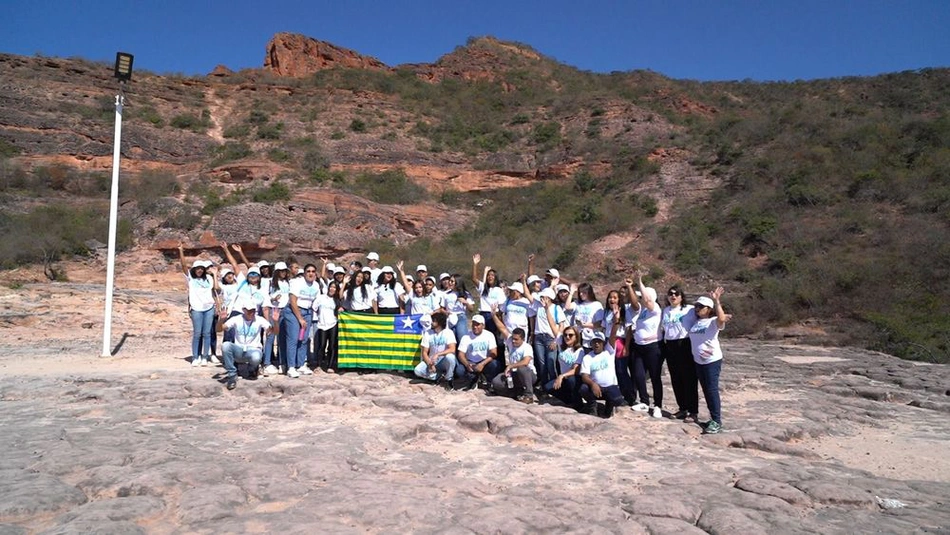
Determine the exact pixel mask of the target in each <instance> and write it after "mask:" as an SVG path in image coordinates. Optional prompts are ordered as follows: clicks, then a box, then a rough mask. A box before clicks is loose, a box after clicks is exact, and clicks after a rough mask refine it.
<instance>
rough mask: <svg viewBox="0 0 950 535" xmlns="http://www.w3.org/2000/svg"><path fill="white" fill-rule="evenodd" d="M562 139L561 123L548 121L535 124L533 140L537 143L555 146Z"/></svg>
mask: <svg viewBox="0 0 950 535" xmlns="http://www.w3.org/2000/svg"><path fill="white" fill-rule="evenodd" d="M560 139H561V123H559V122H557V121H548V122H546V123H541V124H538V125H535V127H534V132H533V133H532V136H531V140H532V141H533V142H534V143H535V144H536V145H547V146H553V145H556V144H557V143H558V141H560Z"/></svg>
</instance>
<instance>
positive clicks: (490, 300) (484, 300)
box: [478, 282, 508, 312]
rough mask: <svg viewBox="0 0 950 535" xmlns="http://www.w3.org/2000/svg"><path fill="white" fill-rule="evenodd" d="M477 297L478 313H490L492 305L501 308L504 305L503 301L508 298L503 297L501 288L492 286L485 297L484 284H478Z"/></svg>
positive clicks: (503, 292) (503, 293)
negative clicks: (478, 297) (478, 298)
mask: <svg viewBox="0 0 950 535" xmlns="http://www.w3.org/2000/svg"><path fill="white" fill-rule="evenodd" d="M478 295H479V296H480V297H481V299H480V300H479V302H478V311H479V312H491V306H492V305H498V306H499V307H501V306H502V305H504V304H505V301H506V300H507V299H508V297H507V296H506V295H505V291H504V290H503V289H502V288H501V286H493V287H491V288H489V289H488V295H485V283H484V282H479V283H478Z"/></svg>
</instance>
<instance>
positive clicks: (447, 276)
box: [439, 273, 452, 281]
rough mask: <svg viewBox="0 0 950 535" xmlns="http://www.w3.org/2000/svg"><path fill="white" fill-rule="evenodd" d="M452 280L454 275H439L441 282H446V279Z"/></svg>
mask: <svg viewBox="0 0 950 535" xmlns="http://www.w3.org/2000/svg"><path fill="white" fill-rule="evenodd" d="M450 278H452V275H449V274H448V273H443V274H441V275H439V280H440V281H441V280H445V279H450Z"/></svg>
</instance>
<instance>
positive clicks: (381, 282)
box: [376, 266, 406, 315]
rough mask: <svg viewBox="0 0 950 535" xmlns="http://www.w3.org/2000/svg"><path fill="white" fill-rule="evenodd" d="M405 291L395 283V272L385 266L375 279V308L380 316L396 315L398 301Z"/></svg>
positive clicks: (398, 310)
mask: <svg viewBox="0 0 950 535" xmlns="http://www.w3.org/2000/svg"><path fill="white" fill-rule="evenodd" d="M405 293H406V289H405V288H403V286H402V284H400V283H398V282H396V272H395V271H393V268H391V267H389V266H386V267H384V268H383V269H382V270H381V271H380V272H379V276H378V277H377V278H376V306H377V311H378V312H379V313H380V314H392V315H396V314H399V312H400V307H399V301H400V298H402V296H403V294H405Z"/></svg>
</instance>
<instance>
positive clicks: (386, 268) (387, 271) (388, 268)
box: [382, 266, 396, 274]
mask: <svg viewBox="0 0 950 535" xmlns="http://www.w3.org/2000/svg"><path fill="white" fill-rule="evenodd" d="M382 273H392V274H395V273H396V272H395V271H394V270H393V268H391V267H390V266H384V267H383V271H382Z"/></svg>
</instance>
